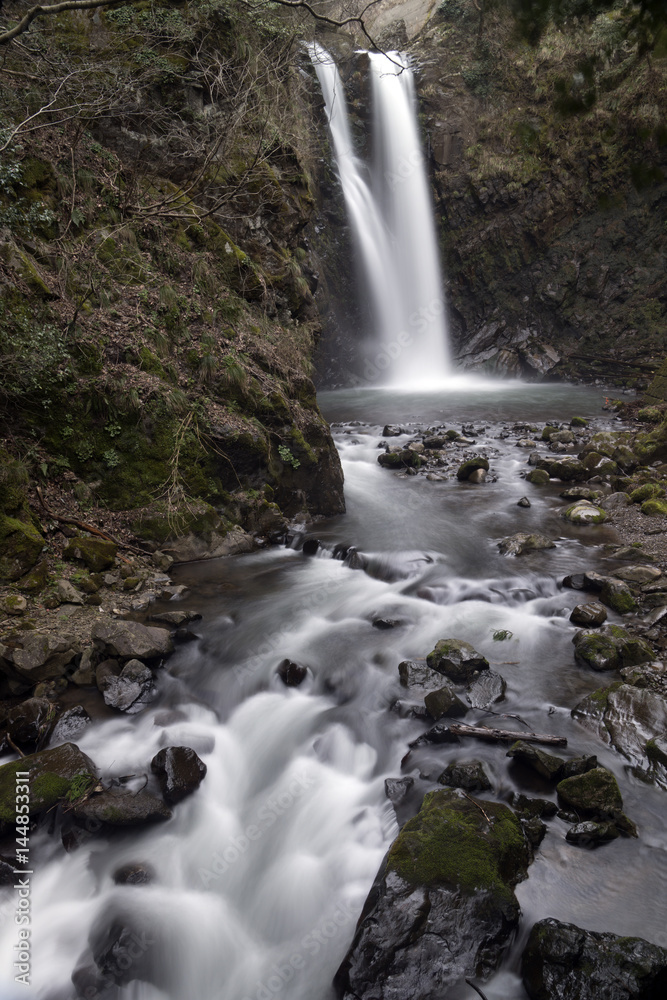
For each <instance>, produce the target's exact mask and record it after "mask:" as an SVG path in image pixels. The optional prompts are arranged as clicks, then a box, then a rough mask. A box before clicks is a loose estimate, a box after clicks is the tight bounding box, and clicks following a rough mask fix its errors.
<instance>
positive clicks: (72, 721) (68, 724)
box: [49, 705, 91, 747]
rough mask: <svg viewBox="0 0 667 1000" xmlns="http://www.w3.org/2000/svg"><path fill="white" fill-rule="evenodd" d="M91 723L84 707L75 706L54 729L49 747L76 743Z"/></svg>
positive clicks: (61, 718) (64, 713) (62, 717)
mask: <svg viewBox="0 0 667 1000" xmlns="http://www.w3.org/2000/svg"><path fill="white" fill-rule="evenodd" d="M90 722H91V718H90V716H89V715H88V712H87V711H86V710H85V708H84V707H83V705H74V707H73V708H69V709H67V711H66V712H63V714H62V715H61V716H60V718H59V719H58V721H57V722H56V724H55V726H54V728H53V732H52V733H51V739H50V740H49V746H52V747H55V746H58V744H59V743H70V742H72V743H73V742H75V741H76V740H78V739H79V737H80V736H82V735H83V732H84V730H85V729H86V727H87V726H89V725H90Z"/></svg>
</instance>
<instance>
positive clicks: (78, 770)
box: [0, 743, 97, 824]
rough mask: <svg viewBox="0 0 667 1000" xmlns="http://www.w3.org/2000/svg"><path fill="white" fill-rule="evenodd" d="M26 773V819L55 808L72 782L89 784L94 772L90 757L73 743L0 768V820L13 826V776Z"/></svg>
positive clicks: (93, 778) (70, 787) (14, 786)
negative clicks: (27, 812) (27, 791)
mask: <svg viewBox="0 0 667 1000" xmlns="http://www.w3.org/2000/svg"><path fill="white" fill-rule="evenodd" d="M17 771H28V772H29V776H28V778H27V782H28V784H29V786H30V803H29V815H30V816H35V815H37V814H39V813H41V812H46V811H47V810H48V809H51V807H52V806H55V805H57V803H58V802H60V801H61V800H62V799H64V798H65V796H66V795H67V794H68V792H70V790H71V789H72V787H73V783H74V781H75V779H79V780H83V781H86V779H88V780H89V781H90V782H91V783H92V782H93V781H94V780H96V777H97V771H96V768H95V765H94V764H93V762H92V760H91V759H90V757H87V756H86V754H85V753H82V752H81V750H79V748H78V747H77V746H75V745H74V744H73V743H63V744H62V745H61V746H59V747H54V748H53V749H49V750H40V751H39V753H34V754H31V755H30V756H28V757H22V758H21V759H20V760H16V761H13V762H12V763H10V764H4V765H3V766H2V767H0V820H3V821H4V822H6V823H12V824H13V823H14V822H15V818H16V772H17Z"/></svg>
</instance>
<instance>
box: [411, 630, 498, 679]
mask: <svg viewBox="0 0 667 1000" xmlns="http://www.w3.org/2000/svg"><path fill="white" fill-rule="evenodd" d="M426 662H427V664H428V666H429V667H430V668H431V669H432V670H437V671H438V673H440V674H445V675H446V676H447V677H449V678H450V680H452V681H454V682H455V683H457V684H469V683H470V681H472V680H473V678H474V675H475V674H476V673H477V671H479V670H488V669H489V661H488V660H487V659H486V657H485V656H482V655H481V653H478V652H477V650H476V649H474V647H473V646H471V645H470V643H469V642H464V641H463V640H462V639H440V641H439V642H437V643H436V644H435V648H434V649H432V650H431V652H430V653H429V654H428V656H427V657H426Z"/></svg>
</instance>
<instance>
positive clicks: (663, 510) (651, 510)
mask: <svg viewBox="0 0 667 1000" xmlns="http://www.w3.org/2000/svg"><path fill="white" fill-rule="evenodd" d="M642 514H647V515H648V516H649V517H667V500H658V499H657V498H656V499H655V500H645V501H644V503H643V504H642Z"/></svg>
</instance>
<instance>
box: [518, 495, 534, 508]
mask: <svg viewBox="0 0 667 1000" xmlns="http://www.w3.org/2000/svg"><path fill="white" fill-rule="evenodd" d="M516 505H517V507H530V506H532V505H531V502H530V500H529V499H528V497H521V499H520V500H517V502H516Z"/></svg>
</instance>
